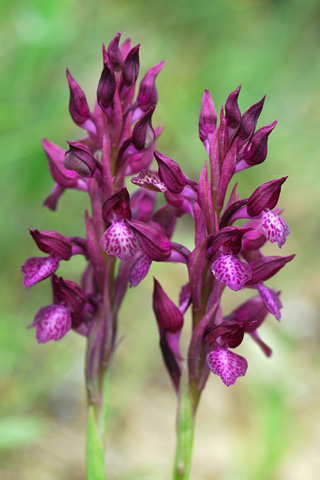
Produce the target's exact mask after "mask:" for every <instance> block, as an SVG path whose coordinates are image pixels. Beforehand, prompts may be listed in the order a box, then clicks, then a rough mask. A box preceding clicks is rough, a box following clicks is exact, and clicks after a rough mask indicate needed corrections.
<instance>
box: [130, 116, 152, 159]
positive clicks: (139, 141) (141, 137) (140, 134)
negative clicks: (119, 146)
mask: <svg viewBox="0 0 320 480" xmlns="http://www.w3.org/2000/svg"><path fill="white" fill-rule="evenodd" d="M154 110H155V106H152V107H150V108H149V110H148V111H147V112H146V113H145V114H144V115H143V117H141V118H140V120H138V121H137V123H136V124H135V126H134V129H133V132H132V143H133V145H134V147H135V148H136V149H137V150H143V149H144V148H149V147H150V146H151V145H152V143H153V142H154V139H155V133H154V130H153V128H152V125H151V117H152V115H153V112H154Z"/></svg>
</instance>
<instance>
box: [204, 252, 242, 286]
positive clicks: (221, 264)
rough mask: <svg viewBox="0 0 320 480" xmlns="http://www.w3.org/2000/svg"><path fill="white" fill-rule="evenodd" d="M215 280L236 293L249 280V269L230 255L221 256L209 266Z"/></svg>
mask: <svg viewBox="0 0 320 480" xmlns="http://www.w3.org/2000/svg"><path fill="white" fill-rule="evenodd" d="M211 269H212V272H213V274H214V275H215V277H216V279H217V280H218V281H219V282H221V283H224V284H225V285H227V286H228V287H229V288H231V289H232V290H235V291H238V290H241V288H242V287H243V286H244V284H245V283H246V282H247V281H248V280H250V278H251V267H250V265H248V264H247V263H245V262H243V261H242V260H239V259H238V258H236V257H233V256H232V255H222V256H221V257H219V258H218V259H217V260H216V261H215V262H213V264H212V266H211Z"/></svg>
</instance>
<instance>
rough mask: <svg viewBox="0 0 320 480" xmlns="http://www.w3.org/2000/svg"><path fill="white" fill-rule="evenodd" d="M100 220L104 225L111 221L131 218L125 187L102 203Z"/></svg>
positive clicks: (128, 198)
mask: <svg viewBox="0 0 320 480" xmlns="http://www.w3.org/2000/svg"><path fill="white" fill-rule="evenodd" d="M102 218H103V220H104V221H105V223H106V224H108V223H110V221H111V220H117V221H119V220H125V219H130V218H131V209H130V196H129V192H128V190H127V189H126V188H125V187H124V188H122V189H121V190H119V192H117V193H115V194H114V195H112V196H111V197H109V198H107V200H106V201H105V202H104V204H103V206H102Z"/></svg>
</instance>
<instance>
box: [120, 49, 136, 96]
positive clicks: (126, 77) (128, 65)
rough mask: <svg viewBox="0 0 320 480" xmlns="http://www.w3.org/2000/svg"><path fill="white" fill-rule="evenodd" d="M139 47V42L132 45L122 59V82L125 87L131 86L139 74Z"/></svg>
mask: <svg viewBox="0 0 320 480" xmlns="http://www.w3.org/2000/svg"><path fill="white" fill-rule="evenodd" d="M139 47H140V44H138V45H136V46H135V47H133V48H132V49H131V50H130V52H129V53H128V55H127V56H126V59H125V61H124V65H123V73H122V75H123V82H124V84H125V85H126V86H127V87H132V86H133V85H134V84H135V83H136V81H137V78H138V75H139V68H140V62H139Z"/></svg>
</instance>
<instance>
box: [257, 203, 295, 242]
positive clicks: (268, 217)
mask: <svg viewBox="0 0 320 480" xmlns="http://www.w3.org/2000/svg"><path fill="white" fill-rule="evenodd" d="M261 220H262V223H261V230H262V233H263V234H264V235H265V237H266V238H267V239H268V240H269V241H270V242H271V243H274V242H277V244H278V246H279V248H281V247H282V245H284V244H285V243H286V240H287V236H288V235H289V234H290V230H289V227H288V225H287V223H286V222H285V221H284V220H283V218H281V217H279V215H275V214H274V213H272V212H271V211H270V210H269V209H267V210H265V211H264V212H263V213H262V216H261Z"/></svg>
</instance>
